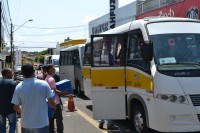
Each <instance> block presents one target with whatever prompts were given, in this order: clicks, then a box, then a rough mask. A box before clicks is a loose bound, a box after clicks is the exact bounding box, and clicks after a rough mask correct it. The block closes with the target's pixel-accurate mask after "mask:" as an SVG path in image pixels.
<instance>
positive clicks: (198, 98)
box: [190, 95, 200, 106]
mask: <svg viewBox="0 0 200 133" xmlns="http://www.w3.org/2000/svg"><path fill="white" fill-rule="evenodd" d="M190 98H191V100H192V103H193V105H194V106H200V95H190Z"/></svg>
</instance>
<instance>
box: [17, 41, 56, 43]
mask: <svg viewBox="0 0 200 133" xmlns="http://www.w3.org/2000/svg"><path fill="white" fill-rule="evenodd" d="M14 42H21V43H58V42H32V41H14Z"/></svg>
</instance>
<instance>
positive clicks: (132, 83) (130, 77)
mask: <svg viewBox="0 0 200 133" xmlns="http://www.w3.org/2000/svg"><path fill="white" fill-rule="evenodd" d="M126 84H127V86H129V87H133V88H140V89H144V90H148V91H150V92H152V91H153V87H152V78H150V77H148V76H146V75H144V74H142V73H141V72H138V71H135V70H130V69H127V70H126Z"/></svg>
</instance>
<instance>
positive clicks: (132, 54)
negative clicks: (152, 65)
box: [128, 33, 149, 70]
mask: <svg viewBox="0 0 200 133" xmlns="http://www.w3.org/2000/svg"><path fill="white" fill-rule="evenodd" d="M142 42H143V37H142V34H141V33H140V34H132V35H130V40H129V47H128V65H133V66H136V67H138V68H139V69H144V70H148V68H149V63H146V62H145V61H144V60H143V58H142V53H141V47H142Z"/></svg>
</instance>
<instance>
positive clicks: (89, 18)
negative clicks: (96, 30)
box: [83, 15, 98, 24]
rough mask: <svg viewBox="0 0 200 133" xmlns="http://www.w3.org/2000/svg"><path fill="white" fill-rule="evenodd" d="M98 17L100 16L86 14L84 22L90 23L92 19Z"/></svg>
mask: <svg viewBox="0 0 200 133" xmlns="http://www.w3.org/2000/svg"><path fill="white" fill-rule="evenodd" d="M96 18H98V16H94V15H88V16H85V18H84V20H83V22H84V23H85V24H88V23H89V22H90V21H92V20H94V19H96Z"/></svg>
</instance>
